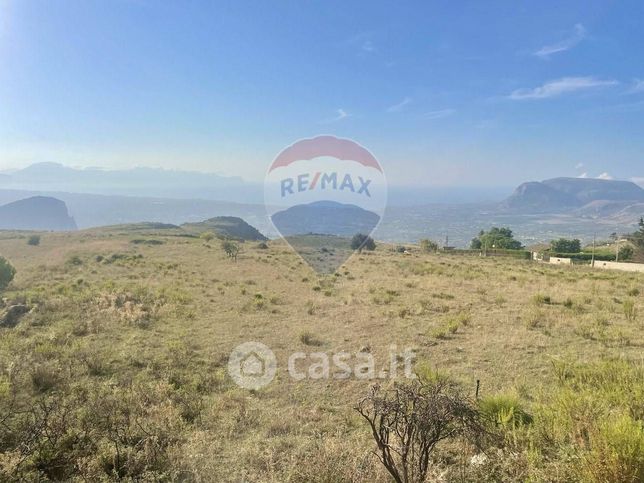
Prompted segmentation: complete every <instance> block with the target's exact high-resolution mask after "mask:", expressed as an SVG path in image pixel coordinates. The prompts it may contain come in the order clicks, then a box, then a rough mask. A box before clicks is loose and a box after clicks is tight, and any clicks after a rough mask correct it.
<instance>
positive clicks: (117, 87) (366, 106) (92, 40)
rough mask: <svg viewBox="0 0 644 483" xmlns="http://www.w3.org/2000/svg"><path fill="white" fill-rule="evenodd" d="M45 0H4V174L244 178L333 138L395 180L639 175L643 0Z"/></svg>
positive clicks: (0, 45)
mask: <svg viewBox="0 0 644 483" xmlns="http://www.w3.org/2000/svg"><path fill="white" fill-rule="evenodd" d="M47 6H48V4H47V3H46V2H40V1H29V2H15V1H8V0H2V1H0V67H1V68H0V106H2V107H1V108H0V170H6V169H10V168H14V169H15V168H20V167H24V166H27V165H29V164H32V163H35V162H42V161H49V162H57V163H62V164H64V165H68V166H83V167H87V166H102V167H105V168H109V169H127V168H132V167H134V166H140V167H162V168H166V169H181V170H188V171H203V172H214V173H217V174H220V175H225V176H241V177H243V178H244V179H245V180H246V181H249V182H259V181H261V180H262V179H263V176H264V173H265V170H266V166H267V165H268V164H269V163H270V161H271V160H272V159H273V158H274V156H275V155H276V154H277V153H278V152H279V151H281V150H282V149H283V148H284V147H285V146H288V145H290V144H291V143H293V142H294V141H295V140H297V139H302V138H307V137H311V136H314V135H317V134H320V133H328V134H333V135H335V136H338V137H345V138H351V139H355V140H356V141H358V142H360V143H361V144H363V145H364V146H367V147H368V148H369V149H370V150H371V151H372V152H373V153H374V155H375V156H376V157H377V158H378V159H379V161H380V162H381V164H382V165H383V168H384V169H385V171H386V173H387V176H388V180H389V182H390V184H392V185H398V186H401V185H403V186H404V185H416V186H498V185H503V186H515V185H517V184H519V183H521V182H523V181H527V180H541V179H546V178H551V177H558V176H570V177H576V176H586V177H590V178H597V177H602V178H615V179H626V180H635V181H638V182H640V183H641V182H642V180H644V168H643V166H644V163H642V159H641V157H642V155H641V153H642V152H643V151H644V139H643V138H642V136H641V132H642V130H643V129H644V116H642V113H643V112H644V80H643V79H644V69H643V68H642V63H641V58H642V56H643V54H644V32H643V31H642V29H641V28H640V24H639V22H638V21H634V20H633V19H637V18H642V15H643V14H644V5H642V4H641V3H639V2H635V1H629V2H621V3H619V4H610V5H609V4H606V3H605V2H600V1H590V2H585V1H584V2H571V3H568V4H566V5H561V4H559V3H557V2H545V3H543V2H542V3H540V4H539V5H528V4H525V5H521V6H516V5H515V4H514V3H507V2H493V5H492V4H489V3H486V4H485V5H482V4H478V3H477V2H471V3H467V4H466V5H465V6H459V7H458V8H457V7H456V6H454V5H452V4H450V3H449V2H436V3H432V4H431V5H430V4H425V3H409V4H405V5H397V6H396V7H395V8H391V7H387V6H383V5H373V4H372V3H366V2H356V3H352V4H348V5H347V4H345V3H339V2H325V3H324V4H300V3H292V4H289V3H285V4H278V5H268V4H264V3H243V4H242V3H234V4H227V3H223V2H215V3H200V2H197V3H194V4H189V5H187V4H157V3H148V2H134V1H117V2H113V3H100V2H85V1H75V0H74V1H69V2H64V3H60V4H57V5H56V8H46V7H47ZM581 7H583V9H582V8H581ZM70 25H73V28H70V27H69V26H70Z"/></svg>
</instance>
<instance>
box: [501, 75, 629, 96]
mask: <svg viewBox="0 0 644 483" xmlns="http://www.w3.org/2000/svg"><path fill="white" fill-rule="evenodd" d="M617 84H619V82H617V81H615V80H602V79H597V78H596V77H563V78H561V79H557V80H553V81H550V82H546V83H545V84H543V85H542V86H539V87H535V88H533V89H517V90H515V91H514V92H512V93H511V94H510V95H509V96H508V98H509V99H512V100H514V101H522V100H525V99H548V98H550V97H556V96H560V95H562V94H569V93H572V92H577V91H581V90H586V89H596V88H599V87H609V86H614V85H617Z"/></svg>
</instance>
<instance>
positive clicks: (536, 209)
mask: <svg viewBox="0 0 644 483" xmlns="http://www.w3.org/2000/svg"><path fill="white" fill-rule="evenodd" d="M642 202H644V189H642V188H641V187H639V186H638V185H636V184H635V183H632V182H630V181H616V180H606V179H590V178H553V179H547V180H545V181H541V182H536V181H531V182H528V183H523V184H521V185H520V186H519V187H518V188H516V189H515V190H514V193H512V195H511V196H510V197H509V198H507V199H505V200H504V201H503V202H501V203H500V205H499V208H500V209H501V210H507V211H511V212H516V213H562V212H568V211H572V210H579V213H580V214H581V213H592V212H593V211H594V208H593V207H600V206H601V207H602V213H603V214H604V215H607V214H608V213H607V211H606V209H605V208H606V206H609V205H610V206H613V207H614V210H613V211H612V212H614V211H615V210H619V211H622V210H624V209H626V208H628V206H629V205H633V204H637V203H642ZM612 212H611V213H612Z"/></svg>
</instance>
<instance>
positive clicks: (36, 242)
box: [27, 235, 40, 247]
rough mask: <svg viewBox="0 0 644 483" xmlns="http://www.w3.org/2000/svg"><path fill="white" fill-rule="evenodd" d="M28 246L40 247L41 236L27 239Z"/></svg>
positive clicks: (32, 236)
mask: <svg viewBox="0 0 644 483" xmlns="http://www.w3.org/2000/svg"><path fill="white" fill-rule="evenodd" d="M27 245H30V246H32V247H37V246H38V245H40V235H31V236H30V237H29V238H28V239H27Z"/></svg>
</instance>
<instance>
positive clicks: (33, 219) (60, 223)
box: [0, 196, 76, 231]
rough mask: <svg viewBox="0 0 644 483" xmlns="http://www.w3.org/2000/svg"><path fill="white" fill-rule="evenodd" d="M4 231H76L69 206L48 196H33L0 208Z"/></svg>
mask: <svg viewBox="0 0 644 483" xmlns="http://www.w3.org/2000/svg"><path fill="white" fill-rule="evenodd" d="M0 229H2V230H47V231H67V230H76V222H75V221H74V218H72V217H71V216H69V212H68V211H67V205H65V203H64V202H63V201H61V200H58V199H56V198H50V197H47V196H33V197H31V198H26V199H22V200H18V201H14V202H12V203H8V204H6V205H3V206H0Z"/></svg>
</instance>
